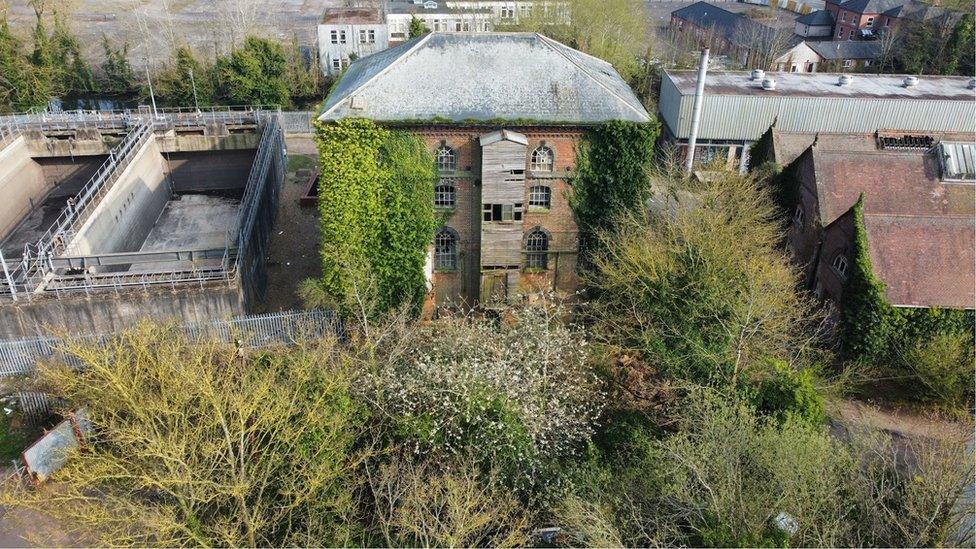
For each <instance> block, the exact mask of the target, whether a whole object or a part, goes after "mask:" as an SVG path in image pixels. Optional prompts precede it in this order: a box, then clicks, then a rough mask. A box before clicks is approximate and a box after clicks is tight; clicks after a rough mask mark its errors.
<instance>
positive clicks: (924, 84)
mask: <svg viewBox="0 0 976 549" xmlns="http://www.w3.org/2000/svg"><path fill="white" fill-rule="evenodd" d="M771 76H773V77H774V78H775V79H776V89H775V90H762V88H761V86H760V84H759V82H756V81H751V80H749V73H745V72H735V73H728V72H726V73H723V72H716V73H709V75H708V82H707V84H706V86H705V98H704V100H703V103H702V105H703V107H702V118H701V126H700V128H699V136H698V137H699V139H712V140H736V141H737V140H742V141H754V140H756V139H758V138H759V136H761V135H762V134H763V132H765V131H766V130H767V129H769V127H770V126H771V125H772V124H773V121H774V120H775V121H776V127H777V128H778V129H781V130H783V131H787V132H822V133H873V132H875V131H878V130H906V131H913V132H916V131H917V132H966V133H972V132H974V131H976V100H974V95H973V91H972V90H969V89H967V87H966V86H967V85H968V83H969V79H968V78H964V77H941V76H940V77H929V76H924V77H921V78H920V79H919V84H918V86H915V87H914V88H905V87H904V86H903V85H902V84H901V83H902V81H903V78H904V77H903V76H882V75H864V74H857V75H854V83H853V84H852V85H851V86H850V87H841V86H838V85H837V78H838V75H837V74H824V73H821V74H811V75H806V77H805V78H797V77H796V74H795V73H776V74H773V75H771ZM694 81H695V76H694V74H693V73H685V72H678V73H675V72H671V71H667V72H665V75H664V81H663V82H662V84H661V98H660V100H659V102H658V105H659V108H660V111H661V118H662V119H663V120H664V122H665V124H666V125H667V127H668V130H669V131H670V132H671V134H672V135H674V136H675V137H676V138H678V139H687V138H688V134H689V133H690V131H691V111H692V104H693V103H694ZM895 82H898V83H899V84H898V86H896V85H895Z"/></svg>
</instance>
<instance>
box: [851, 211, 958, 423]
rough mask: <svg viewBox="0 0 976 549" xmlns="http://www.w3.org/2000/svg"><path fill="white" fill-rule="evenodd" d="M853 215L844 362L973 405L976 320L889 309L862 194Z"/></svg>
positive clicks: (945, 399)
mask: <svg viewBox="0 0 976 549" xmlns="http://www.w3.org/2000/svg"><path fill="white" fill-rule="evenodd" d="M852 214H853V216H854V228H855V235H854V247H853V252H852V258H851V259H852V268H851V274H850V275H849V277H848V281H847V284H846V287H845V290H844V308H843V323H844V332H843V335H844V351H845V353H846V355H847V358H848V359H850V360H852V361H856V362H861V363H867V364H875V365H880V366H883V367H885V368H887V369H888V370H889V371H891V370H894V371H900V372H902V373H906V374H908V375H913V376H914V377H915V378H916V379H918V380H919V381H920V382H921V387H920V388H921V390H922V393H923V396H926V397H928V398H931V399H935V400H938V401H939V402H941V403H942V404H946V405H950V406H951V405H959V404H964V403H969V402H971V400H972V397H973V382H972V379H973V354H972V345H971V343H972V341H973V337H974V333H976V330H974V324H976V316H974V313H973V312H972V311H961V310H948V309H938V308H931V309H917V308H903V307H893V306H891V305H890V304H889V303H888V301H887V299H886V297H885V286H884V283H883V282H881V281H880V280H879V279H878V278H877V277H876V276H875V274H874V269H873V267H872V265H871V255H870V251H869V248H868V246H869V244H868V235H867V231H866V230H865V228H864V196H863V195H862V196H861V197H860V198H859V199H858V201H857V203H856V204H855V205H854V207H853V208H852ZM964 342H965V343H964Z"/></svg>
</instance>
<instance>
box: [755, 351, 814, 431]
mask: <svg viewBox="0 0 976 549" xmlns="http://www.w3.org/2000/svg"><path fill="white" fill-rule="evenodd" d="M752 401H753V405H754V406H755V407H756V410H757V411H758V412H759V413H760V414H765V415H770V416H772V417H775V418H776V419H777V420H778V421H780V422H783V421H786V419H787V418H790V417H792V418H795V419H799V420H802V421H805V422H807V423H810V424H813V425H819V424H822V423H823V422H824V421H825V420H826V419H827V415H826V413H825V412H824V399H823V396H822V395H821V394H820V393H819V392H818V391H817V388H816V386H815V385H814V374H813V372H812V371H811V370H810V369H808V368H807V369H803V370H799V371H794V370H793V369H792V368H790V366H789V365H788V364H787V363H786V362H783V361H781V360H777V361H773V364H772V368H771V369H770V372H769V375H768V377H766V378H765V379H762V380H761V381H759V383H758V385H757V387H756V390H755V393H754V395H753V397H752Z"/></svg>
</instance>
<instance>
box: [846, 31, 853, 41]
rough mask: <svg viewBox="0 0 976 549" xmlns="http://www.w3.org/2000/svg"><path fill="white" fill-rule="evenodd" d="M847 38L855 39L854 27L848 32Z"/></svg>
mask: <svg viewBox="0 0 976 549" xmlns="http://www.w3.org/2000/svg"><path fill="white" fill-rule="evenodd" d="M847 39H848V40H853V39H854V29H851V31H850V32H848V33H847Z"/></svg>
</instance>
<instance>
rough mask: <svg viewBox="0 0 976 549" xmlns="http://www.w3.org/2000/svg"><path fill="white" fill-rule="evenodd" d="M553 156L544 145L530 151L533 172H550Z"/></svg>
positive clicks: (550, 150)
mask: <svg viewBox="0 0 976 549" xmlns="http://www.w3.org/2000/svg"><path fill="white" fill-rule="evenodd" d="M554 160H555V156H554V155H553V153H552V149H550V148H549V147H547V146H545V145H539V146H538V147H537V148H536V149H535V150H534V151H532V163H531V169H532V171H534V172H551V171H552V165H553V162H554Z"/></svg>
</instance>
